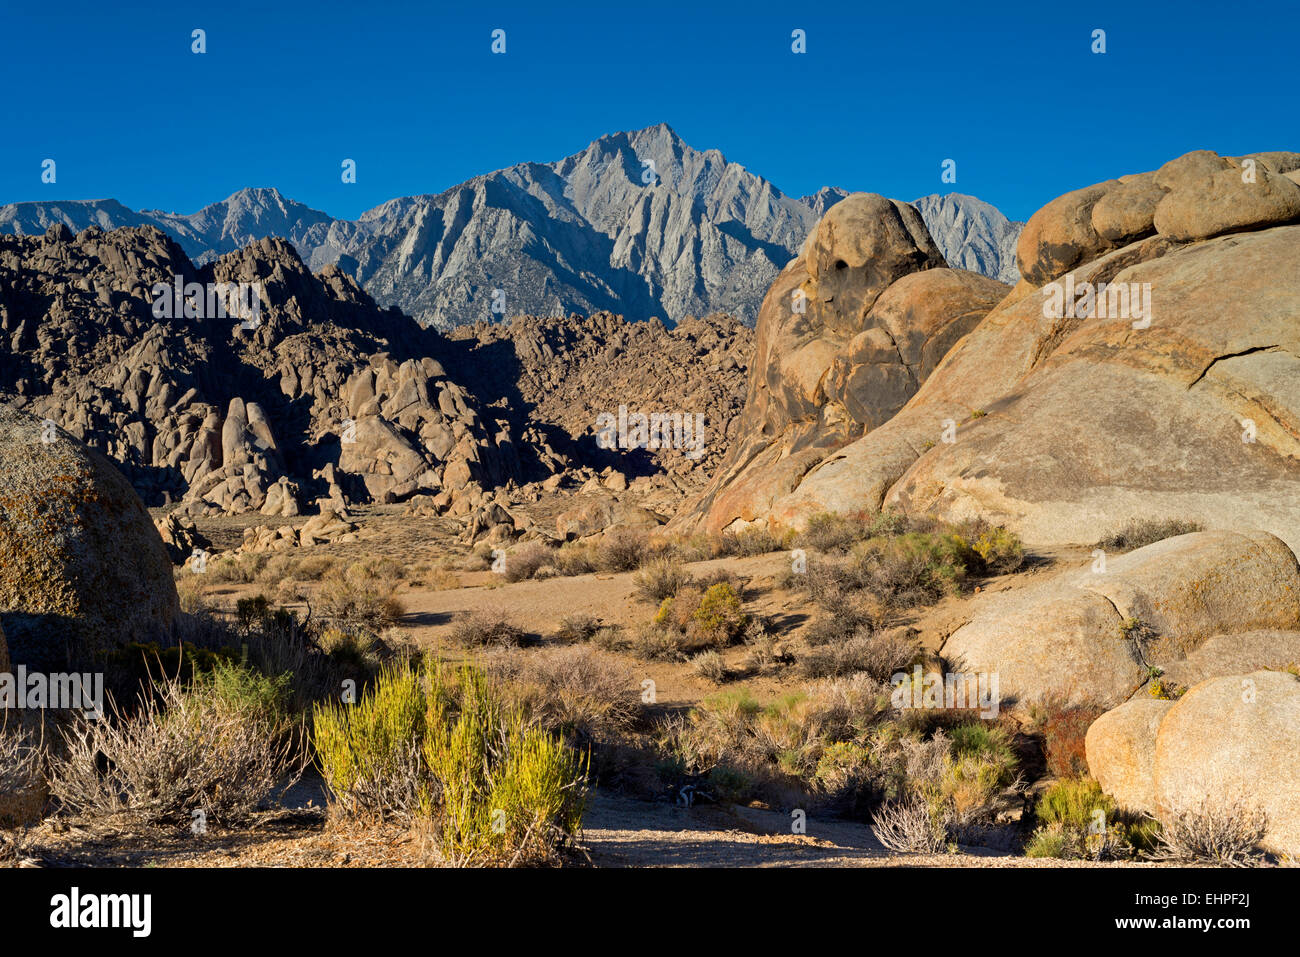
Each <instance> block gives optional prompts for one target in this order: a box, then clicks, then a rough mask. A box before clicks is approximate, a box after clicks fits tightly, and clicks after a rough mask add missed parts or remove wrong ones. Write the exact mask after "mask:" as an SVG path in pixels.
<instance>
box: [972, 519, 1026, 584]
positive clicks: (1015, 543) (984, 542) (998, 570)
mask: <svg viewBox="0 0 1300 957" xmlns="http://www.w3.org/2000/svg"><path fill="white" fill-rule="evenodd" d="M971 548H972V549H974V551H975V553H976V554H977V555H979V557H980V559H981V561H982V563H983V570H984V571H985V572H986V573H988V574H990V575H1007V574H1010V573H1011V572H1014V571H1019V570H1020V568H1021V567H1022V566H1023V565H1024V564H1025V547H1024V545H1022V544H1021V542H1020V538H1019V536H1017V535H1016V534H1014V533H1013V532H1009V531H1007V530H1006V529H1005V528H1003V527H1002V526H1000V525H999V526H997V527H995V528H990V529H987V530H985V531H982V532H980V533H979V535H977V536H976V537H975V538H974V540H973V541H972V543H971Z"/></svg>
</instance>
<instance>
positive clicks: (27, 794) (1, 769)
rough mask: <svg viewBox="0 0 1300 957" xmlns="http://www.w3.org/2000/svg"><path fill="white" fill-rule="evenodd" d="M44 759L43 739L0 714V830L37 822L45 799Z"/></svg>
mask: <svg viewBox="0 0 1300 957" xmlns="http://www.w3.org/2000/svg"><path fill="white" fill-rule="evenodd" d="M45 758H46V755H45V748H44V742H43V740H42V739H39V738H38V737H36V736H35V735H34V734H33V733H32V732H31V731H29V730H28V729H27V728H25V727H23V726H22V724H21V723H20V722H19V720H18V718H17V717H16V716H15V717H11V716H10V715H9V713H8V712H3V713H0V830H4V829H8V828H15V827H23V826H25V825H28V824H32V823H35V822H36V821H38V820H40V817H41V810H42V808H43V807H44V804H45V801H46V798H47V797H48V791H47V789H46V787H45V780H44V769H45Z"/></svg>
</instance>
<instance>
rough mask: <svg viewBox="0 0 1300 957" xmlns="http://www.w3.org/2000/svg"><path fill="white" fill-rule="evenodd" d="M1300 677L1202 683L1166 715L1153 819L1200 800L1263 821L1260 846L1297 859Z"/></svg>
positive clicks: (1282, 674) (1261, 675) (1268, 675)
mask: <svg viewBox="0 0 1300 957" xmlns="http://www.w3.org/2000/svg"><path fill="white" fill-rule="evenodd" d="M1297 741H1300V677H1296V676H1295V675H1294V674H1291V673H1289V672H1286V671H1255V672H1252V673H1250V674H1248V675H1228V676H1225V677H1221V678H1213V679H1211V680H1209V681H1205V682H1202V683H1201V684H1199V685H1197V686H1196V687H1195V688H1193V689H1191V690H1190V691H1189V692H1187V694H1186V695H1184V696H1183V697H1182V698H1181V699H1180V700H1179V701H1178V703H1177V704H1176V705H1174V707H1172V708H1170V709H1169V713H1168V714H1167V715H1165V717H1164V720H1162V721H1161V722H1160V728H1159V731H1158V732H1157V734H1156V742H1155V759H1154V762H1153V764H1154V786H1155V800H1156V810H1157V814H1158V816H1167V815H1169V814H1172V813H1179V812H1187V811H1189V810H1190V811H1195V810H1197V809H1199V808H1201V807H1202V806H1203V804H1204V802H1206V801H1207V800H1208V801H1209V802H1210V806H1211V807H1214V806H1215V805H1218V806H1219V807H1220V808H1221V809H1224V810H1230V809H1232V808H1233V807H1236V806H1238V805H1245V806H1253V807H1254V808H1256V809H1258V810H1260V811H1263V812H1264V814H1265V815H1266V816H1267V818H1268V828H1267V830H1266V832H1265V834H1264V841H1263V844H1264V847H1265V848H1267V849H1268V850H1271V851H1273V852H1274V853H1277V854H1287V855H1292V856H1296V855H1300V753H1298V752H1297V750H1296V742H1297Z"/></svg>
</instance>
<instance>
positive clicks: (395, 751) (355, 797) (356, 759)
mask: <svg viewBox="0 0 1300 957" xmlns="http://www.w3.org/2000/svg"><path fill="white" fill-rule="evenodd" d="M424 721H425V700H424V694H423V692H422V690H421V687H420V675H419V674H418V673H417V672H416V671H415V670H413V669H411V668H409V667H388V668H385V669H384V670H382V671H381V672H380V674H379V677H378V680H377V681H376V682H375V684H374V686H373V687H372V688H371V689H369V690H367V691H366V692H365V693H363V694H362V695H361V697H360V699H359V700H358V701H356V702H355V703H354V704H347V703H336V702H323V703H321V704H319V705H318V706H317V707H316V709H315V711H314V713H313V721H312V745H313V748H314V749H315V754H316V762H317V764H318V765H319V767H320V770H321V774H322V776H323V777H324V778H325V783H326V785H328V786H329V789H330V792H331V793H332V794H333V796H334V798H335V800H336V801H337V802H338V806H339V808H340V809H341V810H342V812H343V813H344V814H346V815H350V816H371V817H397V818H411V817H413V816H414V815H415V814H416V812H417V810H418V809H419V807H420V806H421V804H422V802H424V803H427V801H428V800H429V793H428V786H429V785H428V782H427V781H426V780H425V779H424V771H423V764H422V761H423V758H422V756H421V753H420V740H421V739H422V737H423V733H424Z"/></svg>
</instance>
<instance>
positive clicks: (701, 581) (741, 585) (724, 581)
mask: <svg viewBox="0 0 1300 957" xmlns="http://www.w3.org/2000/svg"><path fill="white" fill-rule="evenodd" d="M694 584H695V585H697V586H698V587H699V588H701V589H703V590H705V591H707V590H708V589H710V588H712V587H713V586H714V585H726V586H728V587H729V588H730V589H731V590H732V591H733V592H735V593H736V595H737V597H739V598H740V600H741V601H744V600H745V579H744V578H741V577H740V576H739V575H737V574H736V573H735V572H733V571H730V570H729V569H726V568H711V569H709V570H708V571H706V572H703V573H702V574H701V575H700V576H699V577H698V578H696V579H695V581H694Z"/></svg>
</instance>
